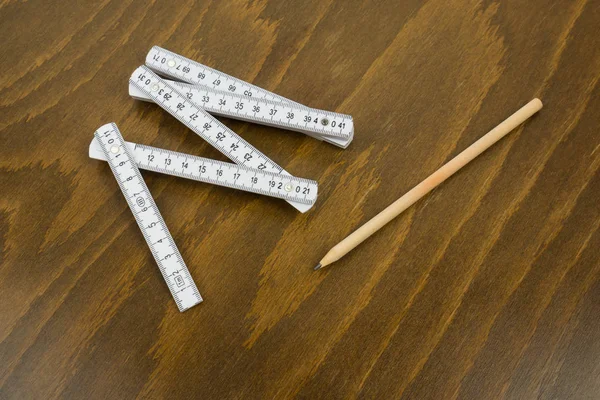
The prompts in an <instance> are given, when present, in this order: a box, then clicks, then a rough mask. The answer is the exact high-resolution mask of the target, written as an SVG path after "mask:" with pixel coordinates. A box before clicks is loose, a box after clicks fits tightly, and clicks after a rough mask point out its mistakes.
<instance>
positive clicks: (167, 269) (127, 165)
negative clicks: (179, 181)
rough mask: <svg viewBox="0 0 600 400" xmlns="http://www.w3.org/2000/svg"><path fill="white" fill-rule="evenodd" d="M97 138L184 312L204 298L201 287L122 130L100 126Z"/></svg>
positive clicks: (111, 126)
mask: <svg viewBox="0 0 600 400" xmlns="http://www.w3.org/2000/svg"><path fill="white" fill-rule="evenodd" d="M94 136H95V137H96V140H97V141H98V143H99V145H100V147H101V148H102V151H103V152H104V156H105V159H106V160H107V161H108V164H109V165H110V168H111V170H112V172H113V174H114V175H115V178H116V179H117V182H118V184H119V187H120V188H121V191H122V192H123V195H124V196H125V199H126V200H127V204H129V208H131V212H132V213H133V216H134V217H135V220H136V221H137V223H138V225H139V227H140V229H141V231H142V234H143V235H144V238H145V239H146V242H147V243H148V246H149V247H150V250H151V251H152V255H153V256H154V259H155V260H156V263H157V264H158V267H159V269H160V272H161V274H162V276H163V278H164V280H165V282H166V283H167V286H168V287H169V290H170V291H171V294H172V295H173V298H174V299H175V302H176V303H177V307H178V308H179V311H185V310H187V309H188V308H190V307H193V306H195V305H196V304H198V303H200V302H201V301H202V297H201V296H200V293H199V292H198V288H197V287H196V284H195V283H194V280H193V279H192V277H191V275H190V272H189V271H188V269H187V267H186V265H185V263H184V262H183V258H181V254H180V253H179V250H178V249H177V246H176V245H175V241H174V240H173V237H172V236H171V233H170V232H169V229H168V228H167V225H166V224H165V221H164V220H163V218H162V216H161V214H160V211H159V210H158V207H157V206H156V203H155V202H154V199H153V198H152V194H150V191H149V190H148V187H147V186H146V183H145V182H144V179H143V178H142V175H141V174H140V171H139V169H138V167H137V165H136V163H135V160H134V158H133V156H132V155H131V154H130V152H129V149H128V147H127V145H126V144H125V141H124V140H123V137H122V136H121V133H120V132H119V129H118V128H117V126H116V125H115V124H107V125H104V126H102V127H100V129H98V130H97V131H96V132H95V133H94Z"/></svg>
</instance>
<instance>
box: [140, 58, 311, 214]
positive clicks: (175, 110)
mask: <svg viewBox="0 0 600 400" xmlns="http://www.w3.org/2000/svg"><path fill="white" fill-rule="evenodd" d="M129 83H130V85H132V86H134V87H135V88H136V89H137V90H139V91H141V92H143V93H145V94H146V95H148V96H149V97H150V98H151V99H152V100H153V101H154V102H155V103H156V104H158V105H159V106H160V107H161V108H163V109H164V110H165V111H167V112H168V113H170V114H171V115H172V116H174V117H175V118H177V119H178V120H179V121H180V122H181V123H183V124H184V125H185V126H187V127H188V128H189V129H191V130H192V131H193V132H194V133H196V134H197V135H198V136H200V137H201V138H203V139H204V140H206V141H207V142H208V143H210V144H211V145H212V146H213V147H215V148H216V149H217V150H219V151H220V152H221V153H223V154H224V155H225V156H226V157H228V158H229V159H231V160H232V161H233V162H235V163H236V164H240V165H244V166H247V167H250V168H255V169H258V170H261V171H266V172H273V173H277V174H285V175H290V174H289V173H288V172H287V171H285V170H284V169H283V168H282V167H280V166H279V165H277V164H276V163H275V162H274V161H272V160H271V159H270V158H268V157H267V156H266V155H264V154H263V153H261V152H260V151H259V150H257V149H256V148H254V146H252V145H251V144H250V143H248V142H246V141H245V140H244V139H242V138H241V137H240V136H238V135H237V134H236V133H235V132H233V131H232V130H231V129H229V128H227V127H226V126H225V125H223V124H222V123H221V122H220V121H218V120H217V119H215V118H214V117H213V116H211V115H210V114H208V113H207V112H206V111H205V110H204V109H202V108H200V107H198V106H196V105H195V104H194V103H192V102H191V101H190V100H189V99H188V98H187V97H186V96H185V95H184V94H182V93H181V92H179V91H178V90H177V89H176V88H175V87H174V86H172V85H170V84H169V83H167V82H166V81H165V80H164V79H162V78H160V77H159V76H158V75H156V74H155V73H154V72H152V71H151V70H150V69H149V68H148V67H146V66H140V67H138V68H137V69H136V70H135V71H134V73H133V74H132V76H131V78H130V79H129ZM290 176H291V175H290ZM288 202H289V203H290V204H291V205H292V206H294V207H295V208H296V209H297V210H299V211H300V212H306V211H308V210H309V209H310V207H311V205H309V204H303V203H299V202H295V201H288Z"/></svg>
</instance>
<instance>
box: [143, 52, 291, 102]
mask: <svg viewBox="0 0 600 400" xmlns="http://www.w3.org/2000/svg"><path fill="white" fill-rule="evenodd" d="M146 65H147V66H148V67H150V68H152V69H153V70H155V71H156V72H159V73H160V74H161V75H165V76H170V77H172V78H174V79H178V80H181V81H183V82H187V83H191V84H196V85H203V86H208V87H210V88H212V89H220V88H223V89H225V90H228V91H230V92H231V93H237V94H241V95H244V96H247V97H257V98H264V99H267V100H276V101H279V102H283V103H290V104H299V103H296V102H295V101H292V100H290V99H288V98H286V97H283V96H280V95H278V94H275V93H272V92H270V91H268V90H265V89H263V88H260V87H258V86H255V85H253V84H251V83H248V82H246V81H243V80H241V79H238V78H235V77H233V76H231V75H227V74H225V73H223V72H221V71H217V70H216V69H213V68H210V67H207V66H206V65H202V64H200V63H198V62H196V61H193V60H190V59H189V58H186V57H183V56H181V55H179V54H176V53H173V52H171V51H169V50H166V49H163V48H161V47H158V46H154V47H152V49H151V50H150V51H149V52H148V54H147V55H146Z"/></svg>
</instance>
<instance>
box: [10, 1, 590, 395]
mask: <svg viewBox="0 0 600 400" xmlns="http://www.w3.org/2000/svg"><path fill="white" fill-rule="evenodd" d="M175 3H177V4H175ZM371 3H372V4H371ZM599 26H600V1H598V0H587V1H586V0H568V1H567V0H565V1H556V0H530V1H521V0H506V1H504V0H503V1H491V0H480V1H476V0H428V1H421V0H406V1H402V2H400V1H393V0H388V1H377V2H368V1H363V2H361V1H335V2H334V1H326V0H303V1H285V2H284V1H278V0H270V1H267V0H254V1H199V2H191V1H185V2H172V1H153V2H143V1H122V0H112V1H111V0H105V1H88V2H84V1H61V2H53V1H40V0H30V1H27V2H22V1H17V0H4V1H0V38H1V39H2V40H1V44H0V70H1V71H2V74H1V75H0V115H1V118H0V360H1V362H0V398H1V399H28V398H38V399H47V398H67V399H71V398H73V399H78V398H91V399H103V398H107V399H115V398H134V397H136V396H138V397H140V398H198V399H200V398H202V399H224V398H233V399H258V398H276V399H282V398H290V397H297V398H304V399H320V398H322V399H336V398H374V399H375V398H376V399H383V398H400V397H403V398H407V399H447V398H448V399H450V398H461V399H496V398H507V399H537V398H540V399H597V398H598V396H599V393H600V318H598V315H599V313H600V261H599V259H600V230H599V229H598V228H599V226H600V206H599V202H600V173H599V172H598V168H599V167H600V133H599V126H600V112H599V110H600V87H599V86H598V79H599V78H600V40H599V39H598V38H599V36H598V27H599ZM155 44H156V45H161V46H163V47H165V48H168V49H170V50H172V51H175V52H178V53H180V54H183V55H186V56H188V57H190V58H193V59H196V60H198V61H200V62H202V63H205V64H207V65H209V66H212V67H214V68H217V69H219V70H222V71H224V72H227V73H230V74H232V75H234V76H237V77H239V78H242V79H245V80H247V81H249V82H252V83H254V84H257V85H259V86H262V87H265V88H267V89H270V90H273V91H275V92H277V93H280V94H282V95H284V96H286V97H289V98H292V99H294V100H296V101H299V102H302V103H304V104H307V105H310V106H312V107H317V108H324V109H330V110H336V111H339V112H343V113H348V114H352V115H353V117H354V121H355V127H356V128H355V129H356V133H355V139H354V142H353V143H352V145H351V146H350V147H349V148H348V149H347V150H342V149H339V148H336V147H334V146H331V145H328V144H325V143H322V142H318V141H316V140H314V139H311V138H308V137H305V136H303V135H300V134H296V133H291V132H286V131H282V130H279V129H274V128H265V127H261V126H257V125H252V124H247V123H242V122H237V121H230V120H226V121H225V122H226V123H227V125H229V126H230V127H231V128H232V129H234V130H235V131H236V132H238V133H240V134H241V135H242V136H243V137H244V138H246V139H247V140H249V141H250V142H251V143H252V144H254V145H255V146H256V147H258V148H259V149H261V150H262V151H264V152H265V154H267V155H269V156H270V157H272V158H273V159H274V160H275V161H276V162H278V163H280V164H281V165H282V166H284V167H285V168H286V169H287V170H288V171H290V172H292V173H294V174H296V175H298V176H302V177H308V178H313V179H316V180H318V181H319V183H320V190H319V192H320V195H319V200H318V203H317V205H316V207H314V209H312V210H311V211H310V212H308V213H306V214H300V213H298V212H296V211H295V210H294V209H293V208H292V207H290V206H289V205H287V204H286V203H285V202H283V201H280V200H276V199H270V198H264V197H261V196H257V195H252V194H248V193H241V192H236V191H232V190H229V189H224V188H219V187H213V186H210V185H206V184H200V183H194V182H191V181H186V180H182V179H176V178H172V177H167V176H162V175H158V174H154V173H144V177H145V178H146V181H147V183H148V185H149V187H150V189H151V191H152V193H153V195H154V197H155V199H156V201H157V204H158V206H159V207H160V209H161V211H162V214H163V216H164V218H165V220H166V222H167V224H168V225H169V227H170V229H171V232H172V234H173V236H174V238H175V240H176V241H177V243H178V245H179V247H180V249H181V252H182V254H183V257H184V259H185V260H186V261H187V264H188V266H189V268H190V270H191V273H192V275H193V277H194V278H195V281H196V283H197V284H198V287H199V289H200V291H201V293H202V294H203V296H204V297H205V301H204V303H202V304H201V305H199V306H197V307H195V308H193V309H191V310H189V311H187V312H185V313H183V314H181V313H179V312H178V311H177V308H176V306H175V304H174V302H173V300H172V298H171V296H170V294H169V292H168V290H167V287H166V285H165V283H164V282H163V280H162V278H161V276H160V273H159V271H158V269H157V267H156V264H155V263H154V261H153V259H152V256H151V254H150V252H149V250H148V248H147V246H146V245H145V242H144V239H143V237H142V235H141V234H140V232H139V229H138V227H137V225H136V223H135V221H134V219H133V217H132V215H131V213H130V211H129V209H128V207H127V204H126V203H125V201H124V199H123V197H122V195H121V193H120V191H119V189H118V186H117V184H116V182H115V180H114V179H113V177H112V175H111V172H110V170H109V168H108V166H107V165H106V164H105V163H102V162H100V161H95V160H91V159H89V158H88V155H87V149H88V145H89V142H90V140H91V138H92V134H93V132H94V130H95V129H96V128H98V127H99V126H100V125H102V124H105V123H107V122H111V121H114V122H116V123H117V124H118V125H119V127H120V128H121V131H122V132H123V134H124V136H125V138H126V139H128V140H131V141H136V142H140V143H145V144H151V145H154V146H158V147H165V148H169V149H174V150H179V151H184V152H190V153H194V154H198V155H203V156H207V157H212V158H216V159H223V157H222V156H221V155H220V153H218V152H217V151H216V150H214V149H213V148H211V147H210V146H209V145H208V144H206V143H203V142H202V140H200V139H199V138H198V137H197V136H196V135H194V134H193V133H192V132H191V131H189V130H187V129H186V128H185V127H184V126H183V125H182V124H180V123H179V122H177V121H176V120H175V119H174V118H173V117H171V116H170V115H168V114H167V113H166V112H164V111H162V110H161V109H159V108H158V107H156V106H155V105H152V104H148V103H142V102H139V101H134V100H132V99H131V98H130V97H129V96H128V94H127V79H128V77H129V75H130V74H131V72H132V71H133V70H134V68H135V67H137V66H138V65H140V64H142V63H143V61H144V58H145V55H146V53H147V51H148V50H149V49H150V48H151V46H152V45H155ZM533 97H540V98H541V99H542V100H543V101H544V103H545V108H544V109H543V110H542V111H541V113H539V114H538V115H537V116H535V117H534V118H533V119H532V120H531V121H529V122H528V123H527V124H526V125H525V126H524V127H522V128H520V129H518V130H517V131H515V132H514V133H513V134H512V135H511V136H509V137H508V138H506V139H504V140H503V141H502V142H501V143H499V144H498V145H496V146H495V147H493V148H492V149H491V150H490V151H488V152H487V153H486V154H484V155H483V156H482V157H480V158H479V159H477V160H476V161H475V162H473V163H471V164H470V165H469V166H467V167H466V168H465V169H464V170H462V171H461V172H460V173H459V174H458V175H456V176H455V177H453V178H452V179H451V180H450V181H448V182H446V183H445V184H444V186H443V187H441V188H439V189H438V190H436V191H435V192H433V193H432V194H431V195H429V196H428V197H427V198H426V199H424V200H423V201H421V202H420V203H418V204H417V205H416V206H414V207H412V208H411V209H409V210H408V211H407V212H406V213H405V214H403V215H402V216H401V217H400V218H398V219H397V220H395V221H393V222H392V223H390V224H389V225H388V226H386V227H385V228H384V229H383V230H382V231H381V232H379V233H378V234H377V235H376V236H374V237H373V238H371V239H370V240H369V241H367V242H366V243H364V244H363V245H362V246H361V247H360V248H359V249H357V250H355V251H354V252H352V253H351V254H350V255H349V256H347V257H346V258H344V259H343V260H342V261H340V262H339V263H337V264H335V265H333V266H332V267H331V268H330V269H328V270H324V271H321V272H318V273H317V272H313V271H312V267H313V266H314V264H315V263H316V262H317V261H318V260H319V259H320V257H321V256H322V255H323V254H324V253H325V252H326V251H327V250H328V249H329V248H330V247H331V246H332V245H334V244H335V243H336V242H338V241H339V240H341V239H342V238H343V237H344V236H345V235H347V234H348V233H350V232H351V231H352V230H353V229H355V228H357V227H358V226H359V225H360V224H362V223H364V222H365V221H366V220H367V219H369V218H370V217H372V216H373V215H375V214H376V213H377V212H378V211H380V210H381V209H382V208H384V207H385V206H387V205H388V204H389V203H390V202H392V201H393V200H395V199H396V198H398V197H399V196H400V195H402V194H403V193H404V192H406V191H407V190H408V189H410V188H411V187H412V186H413V185H415V184H416V183H418V182H419V181H420V180H421V179H423V178H425V177H426V176H427V175H428V174H430V173H431V172H433V171H434V170H435V169H436V168H437V167H439V166H441V165H442V164H443V163H444V162H445V161H447V160H449V159H450V158H451V157H452V156H454V155H456V154H457V153H458V152H459V151H460V150H462V149H464V148H465V147H467V146H468V145H469V144H470V143H472V142H473V141H474V140H476V139H477V138H478V137H480V136H481V135H483V134H484V133H486V132H487V131H488V130H489V129H490V128H492V127H494V126H495V125H496V124H498V123H499V122H500V121H502V120H503V119H504V118H506V117H507V116H508V115H510V114H511V113H512V112H514V111H516V110H517V109H518V108H519V107H520V106H522V105H524V104H525V103H526V102H527V101H529V100H531V99H532V98H533Z"/></svg>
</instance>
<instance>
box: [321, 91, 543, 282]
mask: <svg viewBox="0 0 600 400" xmlns="http://www.w3.org/2000/svg"><path fill="white" fill-rule="evenodd" d="M542 106H543V105H542V102H541V101H540V100H539V99H534V100H532V101H530V102H529V103H528V104H527V105H525V106H524V107H523V108H521V109H520V110H519V111H517V112H516V113H514V114H513V115H511V116H510V117H508V119H506V120H505V121H504V122H502V123H501V124H500V125H498V126H497V127H495V128H494V129H492V130H491V131H490V132H488V133H487V134H486V135H485V136H483V137H482V138H481V139H479V140H478V141H476V142H475V143H473V144H472V145H471V146H469V147H468V148H467V149H465V150H464V151H463V152H462V153H460V154H459V155H457V156H456V157H454V158H453V159H452V160H450V161H448V162H447V163H446V164H444V165H443V166H442V167H441V168H440V169H438V170H437V171H435V172H434V173H433V174H431V175H430V176H429V177H427V178H426V179H425V180H424V181H423V182H421V183H419V184H418V185H417V186H415V187H414V188H413V189H412V190H410V191H409V192H408V193H406V194H405V195H404V196H402V197H400V198H399V199H398V200H396V201H395V202H394V203H392V204H391V205H389V206H388V207H387V208H386V209H385V210H383V211H382V212H380V213H379V214H377V215H376V216H375V217H373V218H372V219H371V220H369V221H368V222H367V223H366V224H364V225H363V226H361V227H360V228H358V229H357V230H356V231H354V232H353V233H352V234H350V236H348V237H346V238H345V239H344V240H342V241H341V242H340V243H338V244H337V245H335V246H334V247H333V248H332V249H331V250H329V252H328V253H327V254H326V255H325V257H323V259H322V260H321V261H320V262H319V264H318V265H317V266H316V267H315V268H314V269H315V270H318V269H321V268H323V267H325V266H327V265H329V264H331V263H333V262H335V261H337V260H339V259H340V258H342V257H343V256H345V255H346V254H348V253H349V252H350V251H351V250H352V249H354V248H355V247H356V246H358V245H359V244H361V243H362V242H363V241H365V240H366V239H367V238H369V237H370V236H371V235H372V234H374V233H375V232H377V231H378V230H379V229H381V227H383V226H384V225H385V224H387V223H388V222H390V221H391V220H392V219H394V218H396V217H397V216H398V215H400V214H401V213H402V212H403V211H404V210H406V209H407V208H408V207H410V206H411V205H413V204H414V203H415V202H416V201H417V200H419V199H421V198H422V197H423V196H425V195H426V194H427V193H429V192H430V191H432V190H433V189H434V188H435V187H437V186H438V185H439V184H440V183H442V182H444V181H445V180H446V179H448V178H449V177H450V176H452V175H453V174H454V173H455V172H456V171H458V170H459V169H461V168H462V167H464V166H465V165H467V164H468V163H469V162H470V161H471V160H473V159H474V158H475V157H477V156H478V155H480V154H481V153H483V152H484V151H485V150H487V149H488V148H490V147H491V146H492V145H493V144H494V143H496V142H497V141H499V140H500V139H502V138H503V137H504V136H506V135H507V134H509V133H510V132H511V131H512V130H513V129H515V128H516V127H517V126H519V125H521V124H522V123H523V122H525V121H526V120H527V119H529V118H530V117H531V116H532V115H534V114H535V113H537V112H538V111H539V110H541V109H542Z"/></svg>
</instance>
